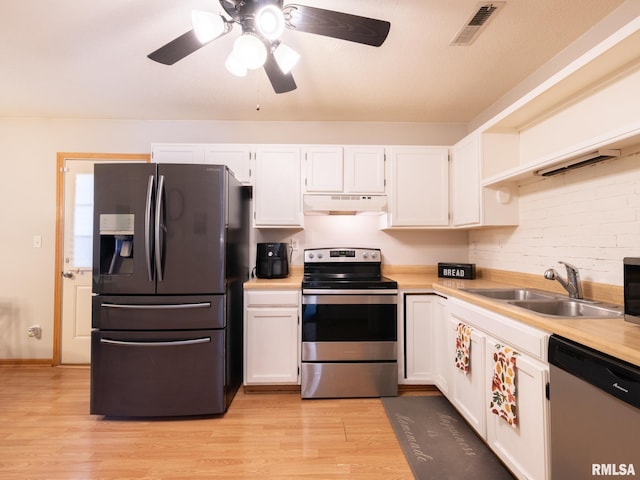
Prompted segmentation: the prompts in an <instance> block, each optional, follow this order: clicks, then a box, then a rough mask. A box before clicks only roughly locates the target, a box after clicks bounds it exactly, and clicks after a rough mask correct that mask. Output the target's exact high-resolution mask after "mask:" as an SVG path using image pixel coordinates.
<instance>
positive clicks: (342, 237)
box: [251, 215, 468, 265]
mask: <svg viewBox="0 0 640 480" xmlns="http://www.w3.org/2000/svg"><path fill="white" fill-rule="evenodd" d="M378 218H379V217H377V216H374V215H338V216H307V217H305V228H304V230H297V231H290V230H285V231H278V230H258V231H256V232H255V241H256V242H289V240H290V239H291V238H295V239H297V240H298V242H299V250H298V251H294V252H293V264H294V265H302V263H303V258H302V255H303V252H302V250H303V249H304V248H318V247H364V248H367V247H372V248H380V249H381V250H382V262H383V264H385V265H435V264H436V263H438V262H466V261H467V235H468V234H467V232H466V231H448V230H429V231H420V230H413V231H382V230H380V229H379V227H378V224H379V219H378ZM251 254H252V258H254V257H255V252H251Z"/></svg>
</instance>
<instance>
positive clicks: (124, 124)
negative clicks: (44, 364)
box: [0, 118, 466, 359]
mask: <svg viewBox="0 0 640 480" xmlns="http://www.w3.org/2000/svg"><path fill="white" fill-rule="evenodd" d="M465 132H466V126H465V125H461V124H460V125H439V124H411V123H402V124H389V123H375V122H371V123H338V122H336V123H318V122H262V123H261V122H222V121H129V120H86V119H32V118H25V119H18V118H0V147H1V149H0V152H2V153H1V155H2V157H1V159H0V163H1V165H2V170H1V173H0V359H11V358H44V359H46V358H51V357H52V355H53V315H54V310H53V309H54V292H53V289H54V278H55V277H54V276H55V275H56V274H57V272H58V271H59V270H60V268H59V266H56V265H55V264H54V254H55V251H54V250H55V221H56V153H57V152H84V153H90V152H95V153H148V152H149V151H150V145H151V143H153V142H166V143H169V142H230V143H234V142H235V143H337V144H348V143H355V144H407V145H428V144H436V145H452V144H453V143H455V142H456V141H457V140H459V139H460V138H462V136H463V135H464V134H465ZM330 221H331V222H333V220H330ZM356 222H360V220H357V221H356ZM362 222H363V223H362V224H361V228H360V230H358V232H357V236H355V237H354V236H353V232H352V233H349V232H348V231H347V230H344V229H338V230H336V229H333V230H331V231H332V232H333V233H332V234H330V235H329V236H328V237H326V236H323V234H321V233H319V232H318V231H317V229H323V228H325V227H326V225H323V224H322V221H321V220H317V221H316V220H312V221H310V222H309V227H308V229H306V230H305V231H304V236H305V238H304V239H303V240H302V241H301V248H304V246H307V245H311V243H310V242H325V241H327V242H328V241H330V240H333V239H334V238H335V239H336V240H340V243H346V244H349V245H355V244H362V242H361V239H362V238H367V240H368V241H369V242H371V243H370V245H374V244H376V243H378V242H379V243H378V244H379V245H380V246H381V248H384V249H385V250H386V251H391V250H393V251H394V254H393V256H392V257H390V258H387V259H386V260H392V261H394V262H396V261H397V262H401V263H421V262H425V263H433V260H434V259H437V258H439V257H440V256H443V257H444V256H446V255H449V256H451V257H456V258H457V257H458V255H464V256H466V249H465V248H464V245H465V244H466V235H465V234H460V233H452V234H451V236H450V237H449V235H447V234H442V233H431V232H424V233H416V234H402V235H401V234H398V235H392V234H384V233H382V232H379V231H378V230H377V229H376V228H375V227H374V225H373V224H370V223H368V222H367V221H366V220H363V221H362ZM338 232H340V233H339V237H334V236H333V235H336V234H338ZM289 233H291V232H289ZM281 234H282V232H280V233H278V235H281ZM34 235H41V236H42V248H33V246H32V238H33V236H34ZM260 235H268V234H267V233H261V234H260ZM449 238H451V240H450V239H449ZM332 243H333V242H332ZM321 246H324V245H321ZM416 246H418V249H419V250H420V254H419V255H417V257H416V258H414V257H413V256H412V255H411V254H410V252H411V251H412V249H413V247H416ZM396 247H397V248H396ZM465 258H466V257H465ZM453 259H454V258H446V259H445V260H453ZM34 324H39V325H41V326H42V327H43V335H42V338H41V339H40V340H37V339H34V338H29V337H28V336H27V328H28V327H29V326H30V325H34Z"/></svg>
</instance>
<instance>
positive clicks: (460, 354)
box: [456, 323, 471, 373]
mask: <svg viewBox="0 0 640 480" xmlns="http://www.w3.org/2000/svg"><path fill="white" fill-rule="evenodd" d="M470 362H471V327H469V326H468V325H465V324H464V323H459V324H458V327H457V328H456V368H458V369H459V370H460V371H461V372H464V373H468V372H469V367H470Z"/></svg>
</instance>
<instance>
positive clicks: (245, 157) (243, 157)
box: [204, 144, 253, 185]
mask: <svg viewBox="0 0 640 480" xmlns="http://www.w3.org/2000/svg"><path fill="white" fill-rule="evenodd" d="M252 151H253V148H252V147H251V145H233V144H207V145H205V151H204V162H205V163H208V164H210V165H226V166H227V167H229V170H231V171H232V172H233V174H234V175H235V177H236V178H237V179H238V180H239V181H240V182H242V183H243V184H245V185H251V180H252V178H251V173H252V169H251V154H252Z"/></svg>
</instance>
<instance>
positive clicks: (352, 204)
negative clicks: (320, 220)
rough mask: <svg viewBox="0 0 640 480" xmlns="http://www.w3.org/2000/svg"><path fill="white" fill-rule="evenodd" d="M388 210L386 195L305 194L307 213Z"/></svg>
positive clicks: (378, 212)
mask: <svg viewBox="0 0 640 480" xmlns="http://www.w3.org/2000/svg"><path fill="white" fill-rule="evenodd" d="M386 211H387V196H386V195H349V194H333V195H329V194H327V195H304V196H303V212H304V214H305V215H355V214H358V213H363V214H365V213H369V214H381V213H385V212H386Z"/></svg>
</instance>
